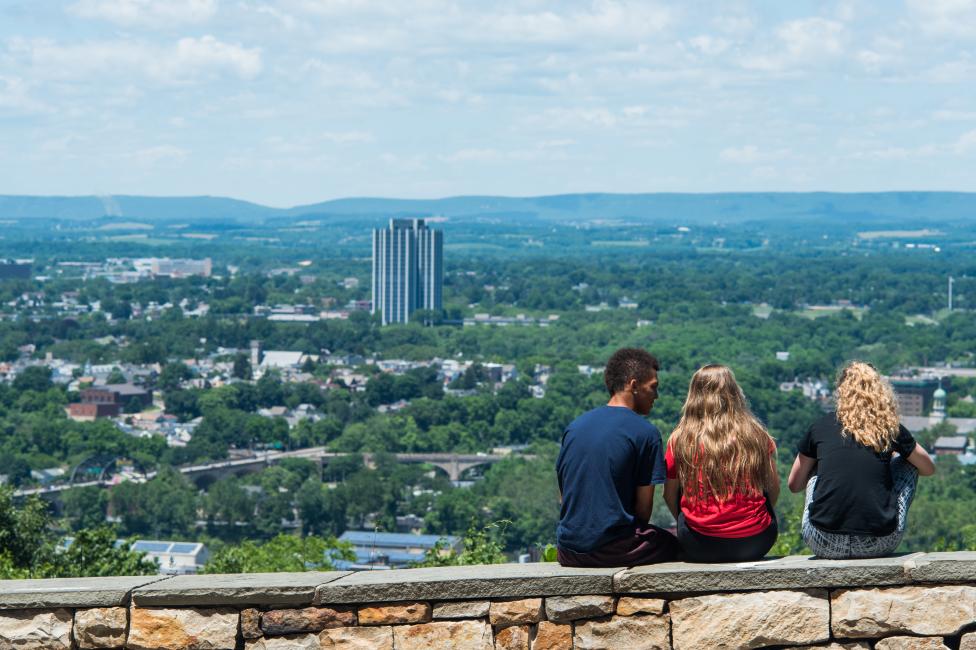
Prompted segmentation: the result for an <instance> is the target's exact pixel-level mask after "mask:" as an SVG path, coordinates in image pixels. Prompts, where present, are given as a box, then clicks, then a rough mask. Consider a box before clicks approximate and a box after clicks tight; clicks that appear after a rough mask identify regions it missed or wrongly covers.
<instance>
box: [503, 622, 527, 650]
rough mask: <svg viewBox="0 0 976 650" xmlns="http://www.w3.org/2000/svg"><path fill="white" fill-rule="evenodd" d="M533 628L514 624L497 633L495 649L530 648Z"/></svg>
mask: <svg viewBox="0 0 976 650" xmlns="http://www.w3.org/2000/svg"><path fill="white" fill-rule="evenodd" d="M531 638H532V628H531V627H529V626H528V625H512V626H511V627H506V628H504V629H501V630H498V632H496V633H495V650H529V640H530V639H531Z"/></svg>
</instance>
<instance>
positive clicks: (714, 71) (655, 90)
mask: <svg viewBox="0 0 976 650" xmlns="http://www.w3.org/2000/svg"><path fill="white" fill-rule="evenodd" d="M974 44H976V0H905V1H904V2H899V3H897V4H896V3H892V4H890V5H885V6H878V5H877V4H875V3H869V2H862V1H858V0H840V1H832V2H817V3H814V2H798V3H790V4H789V6H781V5H780V4H778V3H771V2H753V3H748V2H737V1H727V2H719V3H714V4H710V5H709V6H707V7H706V6H701V7H699V6H695V7H688V6H685V5H684V4H682V3H677V2H623V1H615V0H595V1H592V2H559V3H557V2H553V1H550V0H506V1H504V2H498V3H492V4H491V6H487V5H482V4H479V3H456V2H447V1H441V0H419V1H418V2H413V3H408V4H403V5H390V4H389V3H383V2H375V1H373V0H280V1H278V2H260V1H247V2H230V1H229V0H172V1H170V2H166V3H159V2H152V1H151V0H73V1H71V2H65V3H51V4H44V3H30V2H23V1H19V0H0V194H16V195H43V196H52V195H58V196H86V195H118V194H128V195H153V196H196V195H209V196H226V197H235V198H240V199H243V200H248V201H253V202H257V203H259V204H262V205H268V206H275V207H291V206H297V205H303V204H309V203H315V202H320V201H325V200H329V199H338V198H345V197H398V198H435V197H453V196H465V195H468V196H470V195H500V196H513V197H538V196H544V195H554V194H566V193H584V192H594V191H596V192H608V193H631V192H638V193H657V192H690V193H702V194H707V193H715V192H752V191H756V192H768V191H771V192H793V191H800V192H802V191H840V192H859V191H888V190H933V191H941V190H949V191H966V190H968V189H971V188H973V187H976V165H974V164H973V163H974V162H976V160H974V158H976V111H974V110H973V106H974V104H973V100H974V99H976V92H974V91H973V88H976V58H974V55H973V46H974Z"/></svg>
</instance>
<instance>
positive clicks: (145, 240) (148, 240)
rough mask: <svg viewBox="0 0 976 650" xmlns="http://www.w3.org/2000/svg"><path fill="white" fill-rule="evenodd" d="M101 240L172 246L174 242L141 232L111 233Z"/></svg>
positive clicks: (173, 240)
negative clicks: (130, 233)
mask: <svg viewBox="0 0 976 650" xmlns="http://www.w3.org/2000/svg"><path fill="white" fill-rule="evenodd" d="M102 241H134V242H139V243H140V244H146V245H147V246H172V245H173V244H175V243H176V240H175V239H162V238H158V237H150V236H149V235H143V234H134V235H113V236H111V237H105V238H104V239H103V240H102Z"/></svg>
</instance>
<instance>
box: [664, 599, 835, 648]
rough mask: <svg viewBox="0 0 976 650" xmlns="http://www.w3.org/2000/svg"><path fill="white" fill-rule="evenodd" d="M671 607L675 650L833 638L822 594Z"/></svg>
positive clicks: (690, 601)
mask: <svg viewBox="0 0 976 650" xmlns="http://www.w3.org/2000/svg"><path fill="white" fill-rule="evenodd" d="M668 607H669V608H670V611H671V625H672V630H671V633H672V638H673V643H674V647H675V649H676V650H694V649H697V648H761V647H763V646H767V645H785V644H787V643H790V644H812V643H819V642H821V641H827V640H828V639H829V638H830V606H829V603H828V601H827V592H826V591H823V590H811V591H774V592H761V593H744V594H715V595H710V596H696V597H693V598H683V599H681V600H674V601H671V603H670V604H669V605H668Z"/></svg>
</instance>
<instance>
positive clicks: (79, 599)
mask: <svg viewBox="0 0 976 650" xmlns="http://www.w3.org/2000/svg"><path fill="white" fill-rule="evenodd" d="M165 580H168V578H167V577H166V576H135V577H120V578H56V579H49V580H0V609H44V608H58V607H69V608H75V607H119V606H122V607H124V606H127V605H128V604H129V594H130V593H131V592H132V590H133V589H136V588H137V587H142V586H144V585H148V584H153V583H156V582H163V581H165Z"/></svg>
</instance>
